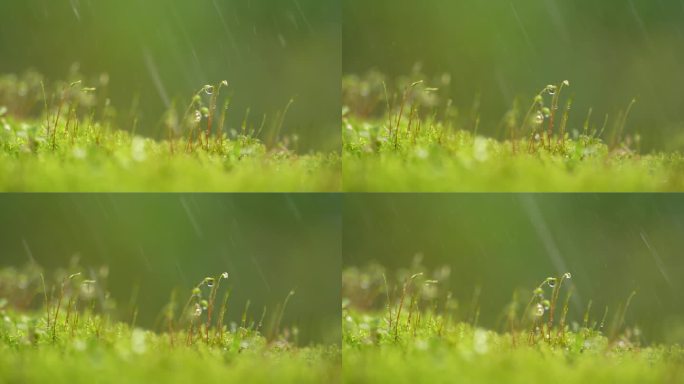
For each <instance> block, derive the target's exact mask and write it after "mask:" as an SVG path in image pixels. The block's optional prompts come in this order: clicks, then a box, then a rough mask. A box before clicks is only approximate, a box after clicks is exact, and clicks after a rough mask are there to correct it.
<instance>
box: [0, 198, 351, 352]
mask: <svg viewBox="0 0 684 384" xmlns="http://www.w3.org/2000/svg"><path fill="white" fill-rule="evenodd" d="M340 210H341V198H340V197H339V196H338V195H333V194H315V195H313V194H302V195H287V194H263V195H257V194H254V195H252V194H247V195H212V194H206V195H203V194H201V195H196V194H195V195H176V194H151V195H145V194H123V195H120V194H112V195H109V194H99V195H81V194H63V195H60V194H57V195H31V194H17V195H5V196H2V198H1V199H0V212H2V215H0V244H1V245H0V267H2V266H21V265H24V264H26V263H28V262H29V261H30V259H31V257H32V258H33V259H34V260H35V261H36V262H37V263H38V264H39V265H41V266H42V267H44V268H46V269H47V271H48V273H49V271H51V270H54V269H55V268H62V267H64V268H66V267H68V265H69V262H70V260H71V258H72V257H74V256H79V257H80V260H81V264H82V265H83V266H84V267H87V268H99V267H100V266H102V265H107V266H109V268H110V272H109V280H108V282H107V286H108V289H109V290H110V291H111V293H112V296H113V298H114V299H115V300H116V301H117V302H118V303H119V308H120V310H121V311H123V312H125V306H126V304H127V303H128V302H129V300H130V298H131V296H132V294H133V290H134V287H135V286H139V288H140V290H139V296H138V300H137V307H138V309H139V317H138V324H141V325H143V326H147V327H153V326H154V323H155V319H156V318H157V316H158V315H159V313H160V311H161V310H162V308H163V306H164V305H166V304H167V303H168V302H169V297H170V295H171V291H172V290H173V289H174V288H179V289H181V290H180V291H179V301H184V300H186V299H187V297H189V294H190V291H191V288H192V287H194V286H195V285H197V284H198V283H199V282H200V281H201V280H202V279H203V278H204V277H206V276H216V275H219V274H221V273H222V272H224V271H227V272H228V273H229V275H230V277H229V280H228V284H229V285H232V287H233V293H232V296H231V301H230V307H229V310H228V317H229V318H230V320H233V321H237V322H239V320H240V316H241V314H242V311H243V309H244V306H245V303H246V301H247V300H251V310H250V317H252V318H256V319H257V320H258V319H259V318H260V316H261V313H262V310H263V307H264V306H267V307H268V309H269V311H275V308H276V305H278V304H280V303H282V302H283V300H284V299H285V297H286V296H287V295H288V293H289V292H290V290H292V289H294V290H295V295H294V296H293V297H292V298H291V300H290V302H289V304H288V308H287V310H286V312H285V315H284V317H283V325H296V326H297V327H298V328H299V330H300V335H299V339H300V341H301V342H303V343H309V342H318V343H339V340H340V337H341V336H340V316H341V314H340V273H341V269H340V263H341V254H340V252H341V232H340V231H341V213H340V212H341V211H340ZM224 284H225V283H224ZM269 313H270V312H269ZM123 320H125V321H130V319H128V318H127V316H126V314H124V319H123ZM227 322H228V321H227Z"/></svg>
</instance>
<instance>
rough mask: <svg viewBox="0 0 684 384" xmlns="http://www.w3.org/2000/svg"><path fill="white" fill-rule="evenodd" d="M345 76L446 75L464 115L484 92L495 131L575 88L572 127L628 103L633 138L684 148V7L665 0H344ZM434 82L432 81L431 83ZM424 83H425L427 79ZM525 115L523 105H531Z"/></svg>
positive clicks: (487, 122) (485, 120)
mask: <svg viewBox="0 0 684 384" xmlns="http://www.w3.org/2000/svg"><path fill="white" fill-rule="evenodd" d="M342 3H343V7H342V14H343V20H344V26H343V37H342V40H343V42H342V45H343V51H344V57H343V72H344V73H357V74H360V73H364V72H365V71H367V70H369V69H373V68H374V69H377V70H380V71H382V72H384V73H386V74H387V75H389V76H390V77H394V76H400V75H406V74H410V73H411V71H412V68H413V66H414V64H416V63H422V68H423V72H425V73H426V74H427V75H429V76H439V75H441V74H442V73H449V74H451V76H452V81H451V85H450V87H448V88H447V89H442V90H441V92H442V94H445V95H446V96H447V97H451V98H453V99H454V105H456V106H459V107H461V109H462V110H463V109H465V110H466V113H468V111H469V110H470V108H471V106H472V105H473V103H474V100H475V99H476V95H477V94H480V95H481V107H480V114H481V118H482V125H481V131H482V132H483V133H488V134H494V132H495V129H496V126H497V124H498V123H499V120H500V119H501V118H502V116H503V115H504V113H505V112H506V111H507V110H508V109H509V108H510V107H511V105H512V104H513V100H514V98H515V97H516V96H521V97H524V98H523V99H521V100H524V104H525V105H527V104H528V101H530V102H531V100H532V97H533V95H535V94H536V93H537V92H539V91H540V90H541V89H542V88H543V87H544V86H545V85H546V84H558V83H560V82H561V81H563V80H566V79H567V80H569V81H570V84H571V88H570V94H573V95H574V99H575V103H574V105H573V110H572V112H571V115H570V122H569V126H570V128H571V130H572V129H573V128H574V129H578V130H580V131H581V129H582V125H583V122H584V120H585V118H586V116H587V112H588V110H589V108H591V107H593V120H592V121H593V124H594V125H596V126H598V128H599V129H600V127H601V125H602V123H603V120H604V118H605V115H606V114H610V116H611V117H613V118H615V117H616V115H617V113H618V112H619V111H620V110H624V109H625V108H626V107H627V105H628V104H629V102H630V101H631V100H632V98H636V99H637V104H636V106H635V108H634V110H633V111H632V114H631V117H630V118H629V119H628V122H627V126H626V132H628V133H636V132H638V133H640V135H641V136H642V142H643V147H644V148H645V149H653V148H656V149H668V150H675V149H676V150H682V149H684V109H682V108H681V107H682V105H684V96H683V94H682V91H681V87H682V84H684V71H682V70H681V68H682V66H683V65H684V3H682V2H681V1H669V0H653V1H640V0H624V1H622V0H620V1H617V0H611V1H596V0H576V1H561V0H539V1H536V0H535V1H532V0H522V1H510V0H493V1H479V0H460V1H442V0H425V1H420V2H416V1H408V0H374V1H370V2H369V1H362V0H343V2H342ZM430 78H431V77H430ZM426 80H427V79H426ZM523 108H526V106H525V107H523Z"/></svg>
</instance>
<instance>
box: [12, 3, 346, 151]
mask: <svg viewBox="0 0 684 384" xmlns="http://www.w3.org/2000/svg"><path fill="white" fill-rule="evenodd" d="M340 22H341V20H340V5H339V3H338V2H337V1H327V0H326V1H320V0H249V1H244V0H199V1H190V0H145V1H139V0H97V1H95V0H3V1H1V2H0V72H22V71H24V70H26V69H27V68H35V69H37V70H38V71H40V72H42V73H44V74H45V75H47V76H49V78H51V79H59V80H62V79H65V78H66V77H67V75H68V74H69V69H70V67H71V65H72V64H73V63H76V62H77V63H80V65H81V67H80V68H81V71H82V72H83V73H84V75H86V76H89V77H88V78H90V76H99V75H100V74H101V73H103V72H107V73H109V74H110V85H109V90H107V92H108V94H109V95H110V96H111V97H112V99H113V104H114V105H115V106H116V107H118V109H119V110H120V111H122V110H125V109H126V108H129V107H130V106H131V104H132V100H133V98H134V97H136V96H137V95H139V96H140V108H141V110H142V120H141V122H140V128H139V130H140V131H144V132H145V133H147V134H150V135H153V134H154V133H155V128H156V127H155V126H156V125H157V123H158V121H159V120H160V119H161V116H162V113H163V112H164V110H165V108H166V106H167V105H168V104H169V103H170V102H171V101H173V100H174V99H179V98H183V103H186V102H187V101H189V100H190V98H191V97H192V95H193V94H194V93H195V92H196V91H197V90H198V89H200V88H201V87H202V86H203V85H204V84H209V83H212V84H216V83H217V82H219V81H221V80H224V79H225V80H228V81H229V83H230V86H231V90H232V92H233V93H234V97H233V105H232V107H231V110H230V111H231V113H230V116H229V124H228V125H229V128H237V127H238V126H239V124H240V123H241V122H242V119H243V117H244V115H245V111H246V110H247V108H251V112H252V113H251V116H252V123H253V124H254V125H256V126H257V127H258V126H259V124H260V122H261V119H262V115H263V114H264V113H266V114H268V116H270V117H271V118H273V116H274V115H275V114H276V113H277V111H279V110H283V109H284V108H285V106H286V105H287V103H288V101H289V100H290V99H291V98H293V99H294V100H295V103H294V105H293V106H292V108H291V109H290V111H289V113H288V118H287V119H286V121H285V126H284V132H285V133H288V134H293V133H296V134H298V136H299V138H300V149H302V150H307V149H318V150H337V149H338V148H339V142H340V140H339V133H338V131H339V115H340V112H339V111H340V107H339V105H340V81H339V80H340V73H341V70H340V61H341V57H340V55H341V48H340V44H341V42H340V30H341V26H340Z"/></svg>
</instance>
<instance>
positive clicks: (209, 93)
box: [204, 85, 214, 95]
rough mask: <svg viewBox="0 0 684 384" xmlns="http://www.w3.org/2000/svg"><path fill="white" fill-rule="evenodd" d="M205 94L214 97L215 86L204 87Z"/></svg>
mask: <svg viewBox="0 0 684 384" xmlns="http://www.w3.org/2000/svg"><path fill="white" fill-rule="evenodd" d="M204 93H206V94H207V95H212V94H213V93H214V86H213V85H205V86H204Z"/></svg>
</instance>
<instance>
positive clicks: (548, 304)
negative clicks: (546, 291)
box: [542, 300, 551, 310]
mask: <svg viewBox="0 0 684 384" xmlns="http://www.w3.org/2000/svg"><path fill="white" fill-rule="evenodd" d="M542 306H543V307H544V310H548V309H549V308H550V307H551V302H550V301H548V300H544V301H542Z"/></svg>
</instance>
